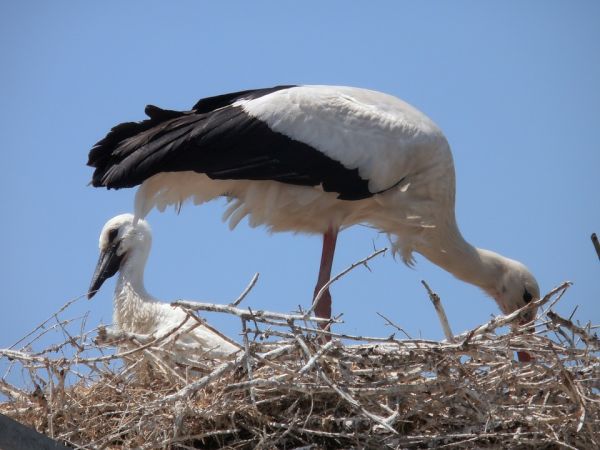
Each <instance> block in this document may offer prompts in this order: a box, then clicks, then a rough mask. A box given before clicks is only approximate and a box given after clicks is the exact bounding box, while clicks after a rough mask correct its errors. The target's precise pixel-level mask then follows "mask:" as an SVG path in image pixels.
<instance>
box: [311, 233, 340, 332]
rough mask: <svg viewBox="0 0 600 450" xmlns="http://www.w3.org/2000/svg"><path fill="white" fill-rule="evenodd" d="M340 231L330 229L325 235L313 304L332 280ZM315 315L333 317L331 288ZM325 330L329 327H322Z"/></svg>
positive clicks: (326, 292)
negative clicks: (334, 257) (336, 244)
mask: <svg viewBox="0 0 600 450" xmlns="http://www.w3.org/2000/svg"><path fill="white" fill-rule="evenodd" d="M337 235H338V229H337V228H333V227H329V229H328V230H327V232H325V233H324V234H323V251H322V252H321V267H320V268H319V278H318V280H317V285H316V286H315V294H314V296H313V303H314V300H315V299H316V297H317V294H318V293H319V291H320V290H321V288H322V287H323V286H325V284H326V283H327V282H328V281H329V279H330V278H331V266H332V265H333V254H334V253H335V243H336V241H337ZM315 314H316V316H317V317H323V318H326V319H329V318H330V317H331V294H330V293H329V288H327V290H326V291H325V292H323V295H322V296H321V298H320V299H319V303H318V304H317V305H316V307H315ZM321 328H323V329H329V325H321Z"/></svg>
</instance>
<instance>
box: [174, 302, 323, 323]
mask: <svg viewBox="0 0 600 450" xmlns="http://www.w3.org/2000/svg"><path fill="white" fill-rule="evenodd" d="M171 305H173V306H183V307H184V308H188V309H191V310H192V311H199V310H202V311H212V312H224V313H229V314H233V315H235V316H238V317H241V318H243V319H246V320H257V321H259V322H261V321H263V320H262V319H274V320H279V321H283V322H289V321H295V320H305V319H307V320H311V321H313V322H324V323H327V322H330V321H331V320H335V319H323V318H321V317H308V318H307V317H306V315H300V314H283V313H275V312H269V311H262V310H259V311H252V312H249V311H248V310H247V309H241V308H236V307H235V306H229V305H220V304H218V303H203V302H194V301H189V300H177V301H176V302H173V303H171ZM278 325H285V324H278Z"/></svg>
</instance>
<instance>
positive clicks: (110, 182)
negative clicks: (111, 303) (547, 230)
mask: <svg viewBox="0 0 600 450" xmlns="http://www.w3.org/2000/svg"><path fill="white" fill-rule="evenodd" d="M146 114H147V115H148V116H149V119H147V120H144V121H142V122H130V123H124V124H121V125H118V126H116V127H115V128H113V129H112V130H111V131H110V132H109V133H108V135H107V136H106V137H105V138H104V139H102V140H101V141H100V142H98V143H97V144H96V146H95V147H94V148H93V149H92V150H91V151H90V154H89V162H88V164H89V165H90V166H92V167H94V168H95V171H94V175H93V179H92V184H93V185H94V186H104V187H107V188H116V189H118V188H123V187H132V186H136V185H140V184H141V187H140V189H139V190H138V193H137V195H136V204H135V213H136V217H138V218H143V217H144V216H145V215H146V214H147V213H148V212H149V211H150V210H151V209H152V208H153V207H155V206H156V207H158V208H159V209H161V210H162V209H164V208H165V207H166V206H168V205H170V204H175V205H177V204H180V203H182V202H184V201H185V200H186V199H192V200H193V201H194V202H195V203H197V204H198V203H203V202H205V201H209V200H211V199H213V198H215V197H219V196H227V197H229V198H231V199H232V201H231V204H230V206H229V208H228V210H227V211H226V213H225V216H226V217H227V218H228V219H229V221H230V225H231V226H232V227H233V226H235V225H236V224H237V223H238V222H239V221H240V220H241V219H242V218H243V217H246V216H248V217H249V222H250V224H251V225H253V226H256V225H266V226H267V227H269V228H270V229H271V230H273V231H286V230H291V231H301V232H310V233H322V234H323V236H324V240H323V255H322V260H321V270H320V272H319V280H318V282H317V287H316V289H315V292H317V291H318V290H319V289H320V288H321V287H322V286H323V284H324V283H326V282H327V280H328V279H329V276H330V271H331V262H332V258H333V251H334V248H335V242H336V236H337V232H338V230H340V229H341V228H343V227H346V226H350V225H353V224H356V223H360V222H366V223H370V224H372V225H374V226H376V227H377V228H379V229H381V230H382V231H385V232H387V233H389V234H390V235H391V236H394V237H395V240H394V246H395V249H396V250H397V251H399V252H400V253H401V255H402V257H403V259H404V261H405V262H406V263H408V264H411V263H412V262H413V259H412V253H413V251H417V252H419V253H421V254H423V255H424V256H426V257H427V258H428V259H430V260H431V261H433V262H434V263H436V264H438V265H440V266H441V267H443V268H444V269H446V270H448V271H450V272H451V273H453V274H454V275H455V276H457V277H458V278H460V279H462V280H465V281H467V282H470V283H472V284H475V285H477V286H479V287H481V288H482V289H483V290H485V291H486V292H487V293H488V294H490V295H491V296H492V297H494V298H495V299H496V301H497V303H498V304H499V306H500V308H501V309H502V310H503V311H504V312H510V311H513V310H515V309H517V308H519V307H520V306H523V305H524V304H525V303H527V302H528V301H530V299H531V298H532V297H539V289H538V286H537V283H536V281H535V279H534V277H533V276H532V275H531V274H530V273H529V271H528V270H527V269H526V268H525V266H523V265H522V264H520V263H519V262H517V261H513V260H510V259H508V258H504V257H502V256H500V255H498V254H496V253H493V252H490V251H487V250H481V249H477V248H475V247H473V246H471V245H470V244H468V243H467V242H466V241H465V240H464V239H463V237H462V235H461V234H460V232H459V230H458V227H457V225H456V221H455V217H454V192H455V180H454V165H453V160H452V154H451V152H450V147H449V145H448V143H447V141H446V139H445V137H444V135H443V133H442V132H441V131H440V129H439V128H438V127H437V126H436V125H435V124H434V123H433V122H432V121H431V120H430V119H429V118H428V117H427V116H425V115H424V114H423V113H421V112H420V111H418V110H417V109H415V108H413V107H412V106H410V105H409V104H407V103H405V102H403V101H402V100H400V99H398V98H396V97H393V96H390V95H387V94H383V93H380V92H376V91H371V90H366V89H359V88H351V87H337V86H277V87H273V88H267V89H256V90H248V91H241V92H235V93H230V94H225V95H220V96H216V97H209V98H205V99H202V100H200V101H199V102H197V103H196V104H195V105H194V107H193V108H192V109H191V110H189V111H169V110H164V109H160V108H157V107H155V106H148V107H146ZM329 304H330V297H329V294H328V293H326V295H325V296H324V299H323V301H322V302H321V304H320V305H319V307H318V308H317V309H316V312H317V314H319V315H321V316H328V315H329V314H330V313H331V311H330V306H329Z"/></svg>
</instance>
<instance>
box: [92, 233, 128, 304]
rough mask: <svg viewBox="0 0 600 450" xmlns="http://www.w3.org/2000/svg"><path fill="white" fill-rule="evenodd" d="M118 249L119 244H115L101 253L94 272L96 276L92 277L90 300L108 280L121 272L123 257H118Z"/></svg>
mask: <svg viewBox="0 0 600 450" xmlns="http://www.w3.org/2000/svg"><path fill="white" fill-rule="evenodd" d="M118 247H119V245H118V243H117V244H113V245H111V246H109V247H108V248H107V249H105V250H102V251H101V252H100V257H99V258H98V264H96V270H95V271H94V276H93V277H92V282H91V283H90V288H89V290H88V295H87V298H88V300H89V299H91V298H92V297H93V296H94V295H95V294H96V292H97V291H98V289H100V287H101V286H102V284H103V283H104V282H105V281H106V280H108V279H109V278H110V277H112V276H113V275H114V274H115V273H117V271H118V270H119V267H120V265H121V260H122V259H123V255H120V256H119V255H117V248H118Z"/></svg>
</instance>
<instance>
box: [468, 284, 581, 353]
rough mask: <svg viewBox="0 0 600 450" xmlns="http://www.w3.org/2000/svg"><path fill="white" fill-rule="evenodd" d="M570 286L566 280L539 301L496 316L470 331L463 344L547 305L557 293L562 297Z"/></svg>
mask: <svg viewBox="0 0 600 450" xmlns="http://www.w3.org/2000/svg"><path fill="white" fill-rule="evenodd" d="M569 286H571V282H570V281H565V282H564V283H563V284H561V285H560V286H557V287H555V288H554V289H552V290H551V291H550V292H548V293H547V294H546V295H545V296H544V297H543V298H541V299H539V300H537V301H533V302H531V303H529V304H527V305H525V306H524V307H522V308H521V309H517V310H516V311H513V312H512V313H510V314H507V315H505V316H498V317H494V318H493V319H492V320H490V321H489V322H487V323H485V324H483V325H481V326H479V327H477V328H475V329H474V330H471V331H470V332H469V333H468V335H467V338H466V339H465V340H464V341H463V343H462V345H465V344H466V343H467V342H468V341H470V340H471V338H473V337H476V336H480V335H482V334H485V333H489V332H490V331H493V330H495V329H496V328H500V327H503V326H504V325H508V324H509V323H511V322H513V321H514V320H515V319H517V318H518V317H521V315H522V314H524V313H525V312H528V311H532V310H534V309H536V308H538V307H540V306H543V305H545V304H546V303H547V302H549V301H550V299H551V298H552V297H554V295H555V294H557V293H558V294H559V297H560V296H561V295H562V294H563V293H564V292H565V291H566V290H567V289H568V288H569Z"/></svg>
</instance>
